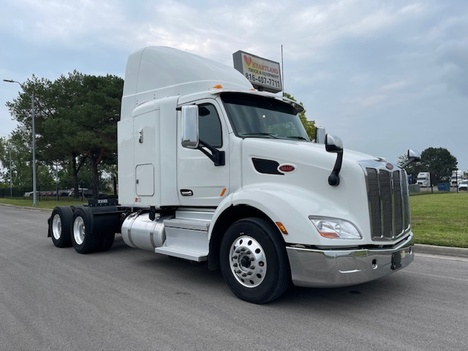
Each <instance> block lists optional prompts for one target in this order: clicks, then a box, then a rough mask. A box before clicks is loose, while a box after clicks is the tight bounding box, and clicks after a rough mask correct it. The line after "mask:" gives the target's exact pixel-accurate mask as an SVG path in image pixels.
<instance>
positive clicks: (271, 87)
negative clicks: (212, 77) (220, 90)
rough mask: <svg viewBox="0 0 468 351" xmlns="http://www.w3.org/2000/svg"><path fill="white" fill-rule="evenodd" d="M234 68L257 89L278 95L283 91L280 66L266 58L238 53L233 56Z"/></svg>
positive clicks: (242, 52)
mask: <svg viewBox="0 0 468 351" xmlns="http://www.w3.org/2000/svg"><path fill="white" fill-rule="evenodd" d="M232 57H233V60H234V68H235V69H236V70H238V71H239V72H240V73H242V74H243V75H244V76H245V77H246V78H247V79H248V80H249V81H250V83H252V85H253V86H254V88H255V89H258V90H264V91H269V92H272V93H278V92H280V91H282V90H283V84H282V82H281V72H280V64H279V63H278V62H275V61H270V60H267V59H265V58H262V57H259V56H255V55H252V54H249V53H247V52H244V51H237V52H235V53H234V54H232Z"/></svg>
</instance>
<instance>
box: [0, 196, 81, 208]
mask: <svg viewBox="0 0 468 351" xmlns="http://www.w3.org/2000/svg"><path fill="white" fill-rule="evenodd" d="M32 203H33V199H32V197H25V198H20V197H15V198H12V199H9V198H0V204H8V205H14V206H22V207H32ZM87 203H88V200H86V199H85V200H84V201H82V200H74V199H69V198H67V197H65V198H60V201H57V200H55V198H37V201H36V205H37V206H36V207H37V208H45V209H50V210H52V209H53V208H54V207H55V206H79V205H83V204H87Z"/></svg>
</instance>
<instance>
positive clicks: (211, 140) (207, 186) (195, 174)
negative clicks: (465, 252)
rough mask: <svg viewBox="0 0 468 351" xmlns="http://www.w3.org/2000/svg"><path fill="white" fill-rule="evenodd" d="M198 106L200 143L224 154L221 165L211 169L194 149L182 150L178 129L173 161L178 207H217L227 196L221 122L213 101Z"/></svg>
mask: <svg viewBox="0 0 468 351" xmlns="http://www.w3.org/2000/svg"><path fill="white" fill-rule="evenodd" d="M198 106H199V111H200V112H199V136H200V140H202V141H204V142H205V143H207V144H209V145H210V146H212V147H214V148H216V149H218V150H220V151H225V161H226V162H225V165H223V166H215V165H214V164H213V161H211V160H210V159H209V158H208V157H207V156H206V155H204V154H203V153H202V152H201V151H200V150H197V149H187V148H184V147H182V145H181V142H180V141H181V140H182V138H181V137H180V133H181V128H179V138H178V143H177V144H178V146H177V150H178V157H177V186H178V196H179V200H180V204H181V205H182V206H217V205H218V204H219V203H220V201H221V200H222V199H223V198H224V196H226V195H227V194H229V138H228V133H227V127H226V125H225V121H224V119H223V118H220V113H219V112H218V111H219V108H218V105H217V103H216V102H215V101H213V100H209V101H207V102H201V103H199V104H198Z"/></svg>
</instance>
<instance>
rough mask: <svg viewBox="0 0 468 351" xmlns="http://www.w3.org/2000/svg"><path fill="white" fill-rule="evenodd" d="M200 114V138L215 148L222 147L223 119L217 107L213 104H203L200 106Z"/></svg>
mask: <svg viewBox="0 0 468 351" xmlns="http://www.w3.org/2000/svg"><path fill="white" fill-rule="evenodd" d="M198 114H199V118H198V128H199V134H200V140H202V141H204V142H205V143H207V144H208V145H210V146H212V147H215V148H220V147H222V146H223V138H222V129H221V121H220V120H219V115H218V112H217V111H216V108H215V107H214V106H213V105H211V104H201V105H199V106H198Z"/></svg>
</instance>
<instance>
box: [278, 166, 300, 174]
mask: <svg viewBox="0 0 468 351" xmlns="http://www.w3.org/2000/svg"><path fill="white" fill-rule="evenodd" d="M295 169H296V167H294V166H293V165H289V164H283V165H280V166H278V171H280V172H286V173H288V172H293V171H294V170H295Z"/></svg>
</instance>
